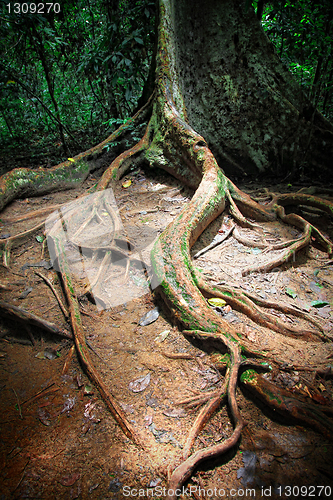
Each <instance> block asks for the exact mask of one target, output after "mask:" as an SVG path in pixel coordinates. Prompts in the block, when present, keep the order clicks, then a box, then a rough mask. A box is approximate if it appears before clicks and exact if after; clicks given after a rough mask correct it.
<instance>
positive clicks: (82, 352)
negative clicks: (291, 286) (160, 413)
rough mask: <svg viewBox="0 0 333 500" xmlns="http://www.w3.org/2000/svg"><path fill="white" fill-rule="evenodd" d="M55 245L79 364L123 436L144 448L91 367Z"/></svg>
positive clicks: (76, 307)
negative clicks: (97, 391)
mask: <svg viewBox="0 0 333 500" xmlns="http://www.w3.org/2000/svg"><path fill="white" fill-rule="evenodd" d="M56 244H58V245H59V246H60V248H59V255H62V256H64V258H60V259H58V263H59V268H60V272H61V276H62V280H63V285H64V290H65V293H66V297H67V301H68V307H69V314H70V320H71V325H72V330H73V334H74V341H75V345H76V350H77V353H78V357H79V359H80V362H81V364H82V366H83V368H84V370H85V371H86V373H87V375H88V376H89V377H90V379H91V380H92V381H93V382H94V383H95V385H96V386H97V387H98V389H99V391H100V393H101V396H102V397H103V399H104V401H105V403H106V404H107V406H108V408H109V410H110V412H111V414H112V415H113V417H114V419H115V420H116V422H117V423H118V424H119V425H120V427H121V429H122V430H123V432H124V434H125V435H126V436H127V437H128V438H129V439H131V440H132V441H133V442H134V443H136V444H137V445H138V446H139V447H141V448H143V447H144V446H143V441H142V440H141V438H140V437H139V436H138V434H137V432H136V431H135V429H134V428H133V426H132V424H131V423H130V422H129V421H128V420H127V418H126V415H125V413H124V411H123V410H122V409H121V407H120V406H119V405H118V403H117V401H116V400H115V398H114V397H113V395H112V394H111V392H110V390H109V389H108V387H107V386H106V384H105V383H104V381H103V380H102V378H101V376H100V374H99V373H98V371H97V370H96V368H95V367H94V365H93V362H92V360H91V357H90V354H89V349H88V346H87V343H86V340H85V335H84V331H83V328H82V322H81V315H80V308H79V303H78V301H77V298H76V295H75V291H74V287H73V283H72V280H71V275H70V270H69V266H68V263H67V261H66V258H65V255H66V253H65V250H64V248H61V242H60V241H59V240H56Z"/></svg>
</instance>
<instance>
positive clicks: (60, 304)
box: [35, 271, 69, 319]
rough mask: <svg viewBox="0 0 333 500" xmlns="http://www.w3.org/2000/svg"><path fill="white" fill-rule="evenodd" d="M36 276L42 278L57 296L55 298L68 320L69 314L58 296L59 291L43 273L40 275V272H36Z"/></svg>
mask: <svg viewBox="0 0 333 500" xmlns="http://www.w3.org/2000/svg"><path fill="white" fill-rule="evenodd" d="M35 274H37V275H38V276H40V277H41V278H42V279H43V280H44V281H45V283H46V284H47V285H48V286H49V287H50V288H51V290H52V292H53V295H54V296H55V298H56V299H57V301H58V304H59V306H60V309H61V310H62V313H63V315H64V316H65V318H66V319H68V317H69V315H68V312H67V310H66V308H65V306H64V305H63V303H62V302H61V299H60V297H59V294H58V292H57V290H56V289H55V288H54V286H53V285H52V283H51V281H50V280H49V279H48V278H47V277H46V276H44V275H43V274H42V273H39V272H38V271H35Z"/></svg>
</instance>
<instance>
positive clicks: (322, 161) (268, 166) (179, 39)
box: [160, 0, 333, 176]
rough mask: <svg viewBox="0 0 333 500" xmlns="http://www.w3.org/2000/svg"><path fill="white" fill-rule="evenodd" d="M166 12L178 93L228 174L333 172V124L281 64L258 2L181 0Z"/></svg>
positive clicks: (172, 85)
mask: <svg viewBox="0 0 333 500" xmlns="http://www.w3.org/2000/svg"><path fill="white" fill-rule="evenodd" d="M161 15H162V19H161V26H162V25H163V23H164V20H163V17H164V18H165V19H167V21H165V23H166V24H165V28H164V29H165V33H166V37H165V41H164V42H162V40H160V43H165V44H166V51H167V54H168V56H167V57H168V65H169V75H165V78H168V77H169V83H168V85H169V92H170V95H171V97H172V100H173V102H174V104H175V107H176V108H177V110H178V112H179V113H180V114H181V115H182V117H183V118H184V119H185V120H186V121H188V123H189V124H190V125H191V126H192V127H193V129H194V130H196V132H198V133H199V134H201V135H202V136H203V137H204V138H205V139H206V141H207V143H208V146H209V147H210V149H211V151H212V152H213V154H214V156H215V158H216V160H217V162H218V163H219V165H220V167H221V168H222V169H223V170H224V172H225V173H226V174H227V175H236V176H240V175H242V173H244V172H245V173H255V174H260V173H271V174H273V175H274V176H276V175H285V174H286V173H287V172H289V171H290V170H291V169H293V171H295V172H296V171H297V172H299V173H305V171H307V172H309V173H311V172H313V171H316V172H317V173H318V167H319V169H322V172H323V173H324V174H325V175H328V174H330V173H331V172H330V170H331V159H332V157H333V134H332V132H333V128H332V126H331V124H330V123H328V122H327V120H326V119H325V118H324V117H323V116H322V115H321V114H320V113H319V112H318V111H315V109H314V108H313V107H312V105H311V103H310V102H309V101H308V99H307V98H306V97H305V95H304V94H303V92H302V90H301V88H300V86H299V85H298V84H297V82H296V81H295V79H294V78H293V76H292V75H291V74H290V73H289V72H288V71H287V69H286V68H285V67H284V65H283V64H282V63H281V61H280V60H279V58H278V56H277V55H276V53H275V49H274V47H273V45H272V43H270V41H269V40H268V38H267V36H266V35H265V33H264V31H263V29H262V27H261V25H260V23H259V21H258V20H257V19H256V17H255V14H254V11H253V9H252V7H249V8H248V9H247V8H246V7H245V2H239V1H235V0H231V1H230V0H207V1H206V2H199V1H198V0H194V1H191V2H189V1H187V0H180V1H177V2H175V1H170V2H165V3H164V2H162V10H161ZM160 54H161V47H160ZM165 83H166V82H165ZM319 171H320V170H319Z"/></svg>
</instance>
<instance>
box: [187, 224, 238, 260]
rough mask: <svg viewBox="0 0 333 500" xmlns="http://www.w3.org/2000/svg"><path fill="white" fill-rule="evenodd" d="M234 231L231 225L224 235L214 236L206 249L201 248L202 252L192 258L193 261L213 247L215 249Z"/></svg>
mask: <svg viewBox="0 0 333 500" xmlns="http://www.w3.org/2000/svg"><path fill="white" fill-rule="evenodd" d="M234 229H235V225H233V226H232V227H231V228H230V229H228V231H227V232H226V233H225V234H217V235H216V236H215V238H214V239H213V241H212V242H211V244H210V245H208V246H207V247H205V248H203V249H202V250H199V252H197V253H196V254H195V255H194V256H193V259H197V258H198V257H200V256H201V255H203V254H204V253H206V252H208V251H209V250H212V248H215V247H217V245H220V244H221V243H222V242H223V241H224V240H226V239H227V238H228V236H230V234H231V233H232V232H233V230H234Z"/></svg>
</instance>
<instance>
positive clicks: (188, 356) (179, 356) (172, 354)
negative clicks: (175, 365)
mask: <svg viewBox="0 0 333 500" xmlns="http://www.w3.org/2000/svg"><path fill="white" fill-rule="evenodd" d="M161 354H162V355H163V356H165V357H166V358H170V359H195V358H196V355H194V354H188V353H186V352H165V351H161Z"/></svg>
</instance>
